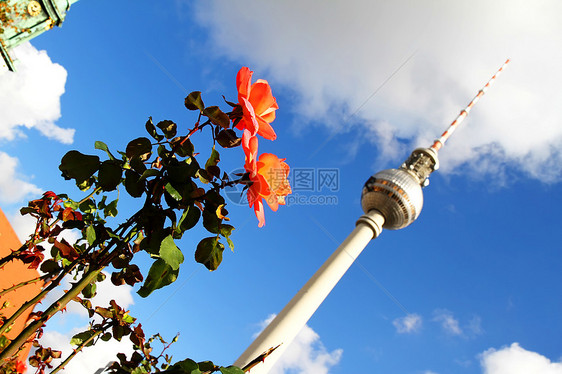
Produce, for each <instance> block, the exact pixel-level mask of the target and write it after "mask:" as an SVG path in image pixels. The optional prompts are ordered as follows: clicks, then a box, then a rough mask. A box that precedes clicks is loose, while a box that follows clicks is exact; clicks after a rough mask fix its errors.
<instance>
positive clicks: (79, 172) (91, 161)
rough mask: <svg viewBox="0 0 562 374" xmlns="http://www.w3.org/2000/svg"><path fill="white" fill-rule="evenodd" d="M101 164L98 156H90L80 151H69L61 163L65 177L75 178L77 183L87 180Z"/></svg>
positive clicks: (60, 166)
mask: <svg viewBox="0 0 562 374" xmlns="http://www.w3.org/2000/svg"><path fill="white" fill-rule="evenodd" d="M99 166H100V158H99V157H98V156H88V155H85V154H82V153H80V152H78V151H69V152H67V153H66V154H65V155H64V156H63V158H62V160H61V163H60V165H59V170H60V171H62V176H63V177H64V178H65V179H74V180H75V181H76V184H77V185H79V184H82V183H83V182H86V181H87V180H88V179H89V178H90V177H91V176H92V175H94V173H95V172H96V171H97V170H98V168H99Z"/></svg>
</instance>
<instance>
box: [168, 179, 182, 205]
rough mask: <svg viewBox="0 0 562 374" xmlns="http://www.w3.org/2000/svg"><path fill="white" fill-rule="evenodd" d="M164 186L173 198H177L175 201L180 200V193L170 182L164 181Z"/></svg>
mask: <svg viewBox="0 0 562 374" xmlns="http://www.w3.org/2000/svg"><path fill="white" fill-rule="evenodd" d="M164 188H165V189H166V191H167V192H168V193H169V194H170V196H172V197H173V198H174V199H175V200H177V201H181V200H182V195H181V194H180V193H179V192H178V190H176V189H175V188H174V186H172V185H171V184H170V183H166V185H165V186H164Z"/></svg>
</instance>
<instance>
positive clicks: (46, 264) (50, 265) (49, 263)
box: [41, 258, 61, 273]
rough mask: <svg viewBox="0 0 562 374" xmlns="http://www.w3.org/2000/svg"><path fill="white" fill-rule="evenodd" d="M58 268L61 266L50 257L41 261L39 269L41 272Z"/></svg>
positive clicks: (48, 271)
mask: <svg viewBox="0 0 562 374" xmlns="http://www.w3.org/2000/svg"><path fill="white" fill-rule="evenodd" d="M60 268H61V267H60V266H59V263H58V262H57V261H55V260H53V259H52V258H51V259H48V260H45V261H43V263H42V264H41V271H42V272H43V273H51V272H52V273H54V272H55V271H58V270H60Z"/></svg>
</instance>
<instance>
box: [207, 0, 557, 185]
mask: <svg viewBox="0 0 562 374" xmlns="http://www.w3.org/2000/svg"><path fill="white" fill-rule="evenodd" d="M197 4H198V5H197V8H196V12H197V14H198V19H199V21H200V22H201V23H202V24H204V25H206V26H207V27H208V29H209V32H210V33H211V35H212V39H213V42H214V43H215V46H216V48H217V50H218V51H220V53H224V54H226V55H228V56H229V57H230V58H232V59H235V60H237V61H240V62H241V63H242V64H244V65H248V66H251V67H253V68H254V69H256V70H262V71H263V70H267V73H266V74H263V72H260V74H259V76H260V77H263V78H267V79H268V80H270V81H271V82H272V83H273V84H275V83H277V84H280V83H281V84H284V85H286V86H288V87H291V88H292V89H294V91H295V92H296V94H297V97H298V102H299V103H301V104H300V105H297V106H298V107H297V108H294V109H295V111H296V112H298V114H299V119H300V120H301V123H302V119H303V118H306V117H308V118H310V119H315V120H316V122H317V123H319V124H323V125H326V126H328V127H330V128H331V129H332V130H334V131H339V132H341V131H349V130H350V129H351V130H352V131H355V132H356V133H357V134H358V135H365V134H367V136H361V137H360V138H362V139H364V140H362V141H366V140H369V139H370V140H371V142H373V143H375V144H379V145H381V144H384V142H387V139H389V138H390V139H393V140H394V141H395V140H396V139H398V138H399V139H401V140H405V141H408V142H411V143H414V144H409V145H408V148H410V147H411V146H412V145H416V146H417V145H428V144H429V142H430V141H431V140H433V138H435V137H437V136H438V135H439V134H440V133H441V132H442V131H443V130H444V127H445V126H447V125H448V124H449V123H450V122H451V121H452V120H453V118H454V116H456V115H457V114H458V113H459V111H460V109H461V108H462V107H464V106H465V105H466V104H468V101H469V100H470V99H471V98H472V97H473V96H474V95H475V94H476V93H477V91H478V89H480V87H481V86H482V85H483V84H484V83H485V82H486V81H487V80H488V79H489V77H490V76H491V75H492V74H493V72H495V70H496V69H497V68H498V67H499V66H500V65H501V63H503V61H504V60H505V59H506V58H507V57H510V58H512V64H511V65H510V66H509V67H508V69H507V71H506V72H505V73H504V75H503V76H502V77H501V78H500V79H499V80H498V82H497V83H496V85H495V86H494V87H493V88H492V89H491V90H490V92H489V93H488V94H487V95H486V96H485V97H484V98H483V99H482V102H481V103H479V104H478V105H477V107H476V108H475V109H474V111H473V112H472V113H471V115H470V117H469V120H468V121H467V122H469V123H465V124H464V125H463V126H461V127H460V128H459V133H461V132H462V134H458V135H456V136H455V137H453V138H452V139H451V141H450V143H449V144H448V145H447V147H445V148H444V150H443V157H442V169H443V170H449V171H450V170H452V168H454V167H455V166H458V165H460V164H462V163H464V162H465V161H466V162H468V163H469V166H470V168H471V170H472V171H473V172H474V173H477V174H479V175H482V173H491V172H493V173H495V174H496V173H498V172H502V173H505V168H506V164H507V165H509V166H515V167H517V168H519V169H520V170H522V171H524V172H525V173H527V174H528V175H530V176H532V177H536V178H541V179H542V180H545V181H554V180H558V179H560V177H561V175H562V152H561V151H560V149H562V126H560V123H561V122H562V114H561V113H560V111H559V110H558V103H559V102H560V101H561V100H562V92H561V91H560V89H559V87H560V86H561V85H562V69H560V68H559V67H560V66H561V65H562V50H560V48H559V46H560V45H561V44H562V24H561V23H560V22H559V20H558V17H557V15H558V14H560V13H561V12H562V3H560V2H558V1H556V0H550V1H541V2H534V3H529V2H512V1H509V0H499V1H494V2H489V1H486V0H476V1H471V2H464V3H463V2H451V1H445V0H439V1H433V2H416V1H411V0H398V1H393V2H374V1H369V0H353V1H348V2H329V3H326V2H321V1H319V0H287V1H258V0H241V1H236V2H228V1H220V0H210V1H204V2H203V1H200V2H198V3H197ZM287 25H290V27H287ZM475 25H478V26H477V27H475ZM416 51H417V52H416ZM414 52H416V53H415V55H414V56H413V57H412V59H411V60H410V61H409V62H408V63H407V64H405V65H404V67H403V68H402V69H401V70H400V71H399V72H398V73H397V74H396V75H394V76H393V77H392V78H391V79H390V80H388V82H387V83H386V84H385V85H384V86H383V87H382V88H380V90H379V91H378V92H377V93H376V95H375V96H374V97H372V99H370V100H369V101H368V102H367V103H366V104H365V105H363V104H364V103H365V100H366V99H367V98H369V97H371V95H373V93H375V92H376V91H377V89H378V88H379V86H381V84H383V83H384V82H385V81H386V80H387V79H388V78H389V76H391V75H392V73H393V72H394V71H395V70H396V69H397V67H399V66H400V65H401V64H402V63H403V62H404V61H405V60H406V59H407V58H408V57H409V56H411V55H412V54H413V53H414ZM274 91H275V87H274ZM359 108H360V110H358V109H359ZM282 109H283V108H282ZM357 110H358V111H357ZM352 115H353V121H351V122H353V123H355V124H356V125H355V126H350V125H351V124H350V123H345V122H346V121H345V120H346V119H347V118H349V117H350V116H352ZM380 123H388V126H387V125H385V126H386V127H377V126H379V125H373V124H380ZM278 125H280V124H278ZM358 138H359V137H358ZM387 144H392V141H391V142H387ZM381 148H382V150H384V151H385V152H386V151H388V149H385V147H381ZM387 148H388V147H387ZM393 149H394V148H393ZM392 156H393V157H395V155H392ZM404 156H405V155H404V154H401V155H399V156H396V157H397V160H396V161H400V158H402V157H404ZM467 160H468V161H467Z"/></svg>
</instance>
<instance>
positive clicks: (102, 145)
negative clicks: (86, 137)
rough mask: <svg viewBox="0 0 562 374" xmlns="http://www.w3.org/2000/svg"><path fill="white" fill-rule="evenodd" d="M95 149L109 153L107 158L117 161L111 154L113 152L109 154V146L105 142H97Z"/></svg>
mask: <svg viewBox="0 0 562 374" xmlns="http://www.w3.org/2000/svg"><path fill="white" fill-rule="evenodd" d="M94 147H95V148H96V149H99V150H102V151H105V153H107V156H108V157H109V159H110V160H116V158H115V157H114V156H113V155H112V154H111V152H109V148H108V147H107V144H105V143H104V142H100V141H99V140H96V143H95V145H94Z"/></svg>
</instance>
